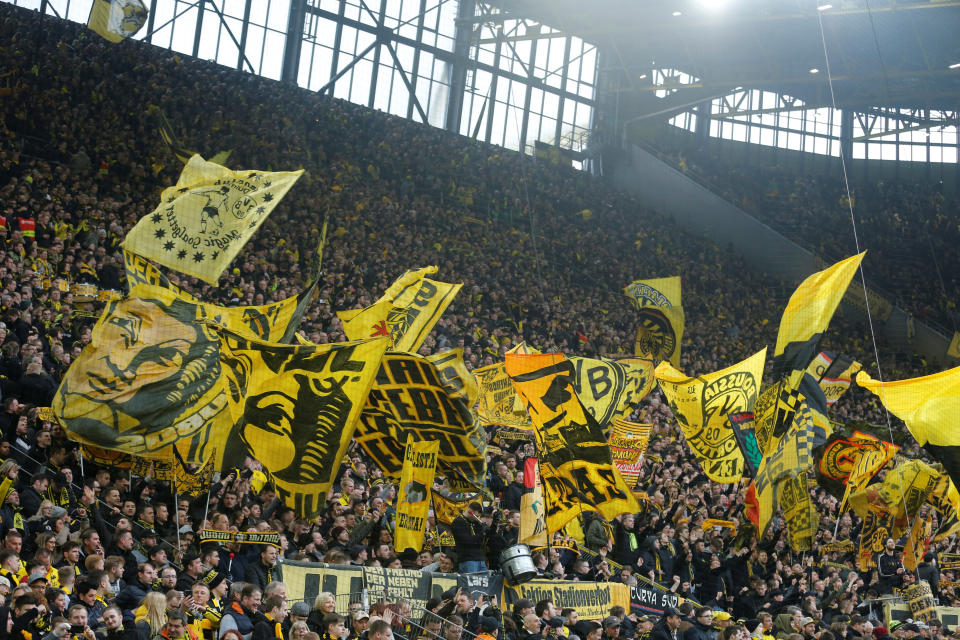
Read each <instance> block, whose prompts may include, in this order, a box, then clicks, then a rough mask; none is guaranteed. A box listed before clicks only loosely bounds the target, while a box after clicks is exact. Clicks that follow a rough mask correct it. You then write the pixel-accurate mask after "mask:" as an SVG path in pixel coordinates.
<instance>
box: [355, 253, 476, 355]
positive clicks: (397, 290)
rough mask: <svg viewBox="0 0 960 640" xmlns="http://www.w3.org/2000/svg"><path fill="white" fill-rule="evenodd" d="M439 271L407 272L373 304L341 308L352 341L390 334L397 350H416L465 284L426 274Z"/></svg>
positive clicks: (426, 268)
mask: <svg viewBox="0 0 960 640" xmlns="http://www.w3.org/2000/svg"><path fill="white" fill-rule="evenodd" d="M436 272H437V267H424V268H422V269H415V270H411V271H407V272H406V273H404V274H403V275H402V276H400V278H398V279H397V280H396V282H394V283H393V284H392V285H390V287H389V288H388V289H387V290H386V292H385V293H384V294H383V295H382V296H381V297H380V299H379V300H377V301H376V302H375V303H373V304H372V305H371V306H369V307H366V308H364V309H351V310H350V311H338V312H337V316H338V317H339V318H340V321H341V322H342V323H343V330H344V333H346V334H347V337H348V338H350V339H351V340H359V339H362V338H373V337H377V336H387V337H388V338H390V340H391V341H392V343H393V346H392V349H393V350H394V351H406V352H411V353H412V352H416V351H417V350H418V349H419V348H420V347H421V346H422V345H423V341H424V340H426V339H427V336H428V335H429V334H430V330H431V329H433V326H434V325H435V324H436V323H437V320H439V319H440V316H441V315H443V312H444V311H445V310H446V309H447V307H448V306H450V303H451V302H453V299H454V298H455V297H456V295H457V293H458V292H459V291H460V287H462V286H463V284H448V283H446V282H437V281H436V280H431V279H429V278H427V277H426V276H427V275H429V274H434V273H436Z"/></svg>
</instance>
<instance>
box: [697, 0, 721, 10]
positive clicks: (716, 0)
mask: <svg viewBox="0 0 960 640" xmlns="http://www.w3.org/2000/svg"><path fill="white" fill-rule="evenodd" d="M725 4H726V0H700V6H702V7H703V8H704V9H709V10H711V11H714V10H716V9H720V8H722V7H723V5H725Z"/></svg>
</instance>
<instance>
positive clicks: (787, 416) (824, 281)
mask: <svg viewBox="0 0 960 640" xmlns="http://www.w3.org/2000/svg"><path fill="white" fill-rule="evenodd" d="M863 256H864V253H860V254H857V255H855V256H851V257H849V258H847V259H846V260H842V261H840V262H838V263H836V264H834V265H833V266H831V267H829V268H827V269H824V270H823V271H819V272H817V273H815V274H813V275H811V276H810V277H808V278H807V279H806V280H804V281H803V282H801V283H800V286H799V287H797V289H796V291H794V292H793V295H791V296H790V300H789V302H788V303H787V307H786V309H784V311H783V317H782V318H781V320H780V328H779V330H778V332H777V346H776V349H775V350H774V354H773V375H774V377H775V378H776V379H777V381H776V382H774V383H773V385H771V386H770V387H768V388H767V389H765V390H764V392H763V393H762V394H761V395H760V397H759V398H758V399H757V406H756V408H755V410H754V414H755V418H754V424H755V426H756V430H755V433H756V436H757V446H758V447H759V448H760V450H761V451H762V452H764V453H768V452H769V451H772V450H773V449H775V448H776V441H777V439H779V438H780V436H782V435H783V433H784V432H785V431H786V430H787V429H788V428H789V426H790V425H791V423H792V422H793V417H794V415H795V414H796V412H797V410H798V407H799V405H800V397H801V395H802V396H803V397H804V398H805V402H806V403H807V405H808V406H809V408H810V409H811V411H813V412H814V413H815V414H819V417H818V418H817V420H818V421H825V420H826V413H827V398H826V395H825V394H824V391H823V389H822V388H821V387H820V385H819V382H818V380H817V379H816V378H815V377H814V376H812V375H811V374H810V373H808V372H807V367H809V366H810V363H811V362H812V361H813V360H814V357H815V356H816V354H817V344H818V343H819V342H820V337H821V336H822V335H823V332H824V331H826V329H827V327H828V326H829V324H830V320H831V319H832V318H833V314H834V312H835V311H836V309H837V305H839V304H840V300H841V299H842V298H843V294H844V292H845V291H846V290H847V287H848V286H849V285H850V280H851V279H852V278H853V275H854V273H856V270H857V267H859V266H860V262H861V261H862V260H863Z"/></svg>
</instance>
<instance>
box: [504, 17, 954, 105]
mask: <svg viewBox="0 0 960 640" xmlns="http://www.w3.org/2000/svg"><path fill="white" fill-rule="evenodd" d="M496 4H497V6H499V7H500V8H501V9H502V10H503V11H505V12H509V13H511V14H514V15H515V16H526V17H529V18H531V19H534V20H537V21H539V22H542V23H543V24H547V25H549V26H551V27H554V28H557V29H562V30H564V31H567V32H569V33H570V34H573V35H578V36H580V37H582V38H584V39H585V40H588V41H590V42H594V43H596V44H597V45H599V46H600V47H602V48H604V49H606V50H607V51H608V52H612V55H610V56H608V58H607V59H606V60H605V61H604V62H602V63H601V67H602V69H603V70H604V71H606V72H610V71H616V70H618V69H620V70H623V71H625V77H624V82H623V86H622V88H621V91H622V92H623V94H624V97H625V98H627V97H628V96H629V95H630V94H635V95H636V99H637V100H639V101H640V102H641V103H645V102H648V100H647V99H646V98H645V97H644V94H648V95H649V94H652V93H653V91H654V90H655V89H657V88H658V87H656V86H654V85H653V83H652V81H651V78H652V74H651V70H652V69H664V68H667V69H673V70H677V71H680V72H683V73H685V74H690V75H691V76H693V77H694V78H696V79H698V80H697V81H694V82H692V83H691V84H689V85H688V86H685V87H683V86H681V87H680V88H681V90H680V91H677V92H676V93H674V94H672V95H671V96H669V98H668V99H665V100H663V101H662V102H661V104H663V105H664V107H665V108H670V106H679V105H681V104H689V103H691V102H694V101H697V100H704V99H707V98H710V97H716V96H720V95H725V94H727V93H729V92H730V91H731V90H733V89H734V88H738V87H744V88H756V89H766V90H770V91H780V92H782V93H785V94H788V95H792V96H795V97H797V98H800V99H801V100H803V101H804V102H806V103H807V104H808V105H811V106H813V105H816V106H827V105H829V104H830V103H831V100H830V93H829V87H828V85H827V82H826V73H825V71H826V64H825V62H824V49H823V43H822V41H821V37H820V26H819V21H820V20H822V21H823V28H824V34H825V39H826V44H827V51H828V54H829V62H830V71H831V75H832V77H833V82H834V89H835V92H836V100H837V105H838V106H839V107H848V108H855V109H867V108H870V107H878V106H884V107H894V106H896V107H904V108H913V109H917V108H929V109H941V110H955V109H958V108H960V67H958V68H954V69H951V68H950V66H951V65H955V64H957V63H960V38H958V37H957V34H958V33H960V2H958V1H950V0H946V1H936V0H869V1H868V0H810V1H803V2H801V1H799V0H592V1H591V2H590V3H584V2H581V1H579V0H497V2H496ZM818 5H819V8H818ZM610 58H613V59H610ZM813 69H816V70H817V71H815V72H812V71H811V70H813ZM643 74H647V75H646V77H641V76H643ZM673 88H677V87H676V85H673Z"/></svg>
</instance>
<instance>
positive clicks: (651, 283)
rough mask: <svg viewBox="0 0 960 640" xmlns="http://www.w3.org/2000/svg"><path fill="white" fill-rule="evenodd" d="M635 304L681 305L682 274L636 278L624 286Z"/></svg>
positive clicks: (639, 305) (654, 305) (650, 305)
mask: <svg viewBox="0 0 960 640" xmlns="http://www.w3.org/2000/svg"><path fill="white" fill-rule="evenodd" d="M623 293H624V294H626V296H627V297H628V298H630V301H631V302H633V306H635V307H636V308H637V309H639V308H640V307H679V306H681V294H680V276H671V277H669V278H650V279H649V280H634V281H633V282H631V283H630V284H628V285H627V286H626V287H624V288H623Z"/></svg>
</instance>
